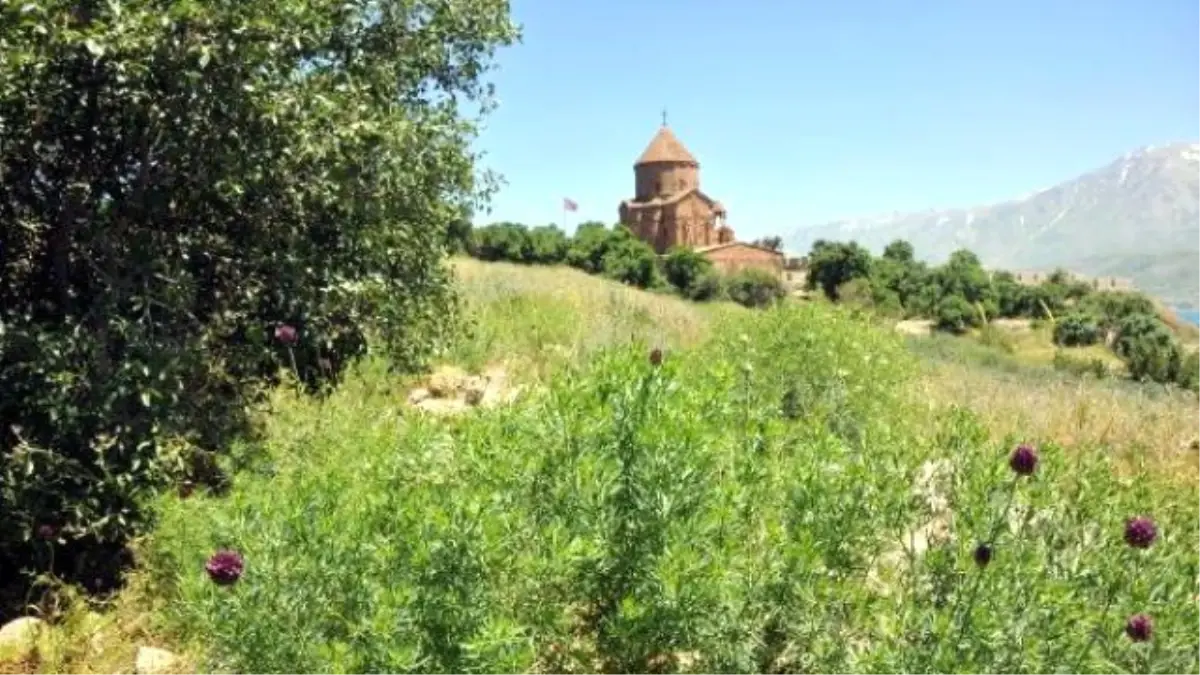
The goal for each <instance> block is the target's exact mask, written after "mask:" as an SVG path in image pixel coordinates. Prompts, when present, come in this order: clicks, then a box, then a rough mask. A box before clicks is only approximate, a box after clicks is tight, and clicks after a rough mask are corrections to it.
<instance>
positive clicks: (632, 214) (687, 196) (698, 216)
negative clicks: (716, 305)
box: [618, 123, 783, 275]
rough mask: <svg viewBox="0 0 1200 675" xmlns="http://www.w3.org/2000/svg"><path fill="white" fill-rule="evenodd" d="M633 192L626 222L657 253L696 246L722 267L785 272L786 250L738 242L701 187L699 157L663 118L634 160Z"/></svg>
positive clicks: (625, 207)
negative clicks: (674, 247) (684, 144)
mask: <svg viewBox="0 0 1200 675" xmlns="http://www.w3.org/2000/svg"><path fill="white" fill-rule="evenodd" d="M633 174H634V197H633V199H627V200H625V201H623V202H621V205H620V207H619V209H618V213H619V214H620V219H621V224H623V225H625V226H626V227H628V228H629V230H630V231H631V232H633V234H634V235H635V236H637V237H638V238H639V239H641V240H642V241H644V242H646V243H648V244H650V246H652V247H653V248H654V250H655V252H656V253H659V254H660V255H661V254H663V253H666V252H667V250H668V249H670V248H671V247H672V246H685V247H688V248H693V249H695V250H696V251H697V252H699V253H701V254H702V255H704V256H705V257H706V258H708V259H709V260H711V261H712V263H713V266H714V267H716V268H717V269H718V270H721V271H722V272H734V271H737V270H739V269H745V268H747V267H758V268H762V269H767V270H770V271H772V272H774V273H776V274H780V275H782V274H783V254H782V253H780V252H778V251H773V250H771V249H768V248H763V247H761V246H755V245H753V244H747V243H744V242H739V241H737V240H736V238H735V237H734V233H733V228H731V227H730V226H729V225H728V224H727V223H726V222H725V216H726V213H725V207H724V206H722V205H721V202H719V201H717V200H716V199H713V198H712V197H710V196H709V195H707V194H705V193H704V191H703V190H701V189H700V163H699V162H698V161H696V158H695V157H694V156H693V155H692V153H690V152H688V150H687V148H685V147H683V143H680V142H679V139H678V138H676V137H675V134H673V133H671V129H670V128H669V127H667V125H666V124H665V123H664V124H663V126H662V127H661V128H660V129H659V130H658V133H656V134H655V135H654V138H653V139H651V140H650V145H648V146H647V147H646V150H645V152H643V153H642V156H641V157H639V158H638V160H637V162H636V163H634V165H633Z"/></svg>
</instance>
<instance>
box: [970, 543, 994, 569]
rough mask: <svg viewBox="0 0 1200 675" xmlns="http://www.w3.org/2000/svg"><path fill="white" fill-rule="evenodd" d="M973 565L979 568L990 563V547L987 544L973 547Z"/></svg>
mask: <svg viewBox="0 0 1200 675" xmlns="http://www.w3.org/2000/svg"><path fill="white" fill-rule="evenodd" d="M974 557H975V564H976V565H979V567H980V568H983V567H987V566H988V563H990V562H992V547H991V546H989V545H987V544H980V545H978V546H976V547H975V554H974Z"/></svg>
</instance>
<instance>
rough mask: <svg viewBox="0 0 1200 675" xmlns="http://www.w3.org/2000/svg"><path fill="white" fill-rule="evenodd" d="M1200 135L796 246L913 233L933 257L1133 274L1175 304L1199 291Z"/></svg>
mask: <svg viewBox="0 0 1200 675" xmlns="http://www.w3.org/2000/svg"><path fill="white" fill-rule="evenodd" d="M1198 172H1200V144H1195V143H1176V144H1172V145H1168V146H1164V147H1150V148H1144V149H1141V150H1138V151H1136V152H1132V153H1129V154H1127V155H1125V156H1124V157H1121V158H1119V159H1117V160H1115V161H1114V162H1112V163H1111V164H1109V165H1108V166H1105V167H1103V168H1101V169H1098V170H1096V171H1093V172H1091V173H1088V174H1085V175H1083V176H1080V177H1078V178H1075V179H1073V180H1070V181H1067V182H1064V183H1060V184H1059V185H1056V186H1054V187H1052V188H1050V189H1048V190H1042V191H1040V192H1037V193H1035V194H1032V195H1029V196H1027V197H1024V198H1021V199H1017V200H1012V201H1008V202H1004V203H1000V204H993V205H990V206H982V207H977V208H970V209H952V210H946V211H933V210H931V211H926V212H922V213H910V214H895V215H889V216H884V217H879V218H861V219H847V220H840V221H835V222H832V223H827V224H824V225H820V226H817V227H811V228H804V229H802V230H801V231H799V232H796V233H795V234H794V235H793V236H792V237H790V238H789V241H788V243H789V244H790V245H792V246H794V247H795V248H796V250H808V248H809V247H810V246H811V244H812V242H813V241H815V240H816V239H832V240H847V239H854V240H857V241H858V242H859V243H861V244H863V245H865V246H867V247H869V248H871V249H873V250H875V251H880V250H882V248H883V247H884V246H885V245H886V244H887V243H888V242H889V241H892V240H893V239H897V238H903V239H907V240H908V241H910V242H911V243H912V244H913V246H914V247H915V248H916V250H917V252H918V254H920V255H921V256H922V257H924V258H926V259H928V260H930V261H940V260H943V259H945V257H946V256H948V255H949V254H950V252H952V251H953V250H955V249H958V248H963V247H966V248H969V249H971V250H973V251H975V252H976V253H977V254H979V256H980V258H982V259H983V261H984V262H985V263H986V264H988V265H990V266H993V267H1002V268H1006V269H1021V270H1034V269H1049V268H1053V267H1057V266H1063V267H1067V268H1069V269H1071V270H1073V271H1077V272H1081V273H1085V274H1093V275H1113V276H1126V277H1131V278H1133V280H1134V282H1135V283H1136V284H1137V285H1138V287H1139V288H1141V289H1142V290H1145V291H1147V292H1148V293H1151V294H1153V295H1156V296H1158V297H1160V298H1162V299H1164V300H1166V301H1168V302H1172V303H1192V304H1194V303H1196V302H1197V300H1198V299H1200V298H1198V296H1200V288H1198V287H1197V278H1198V277H1200V230H1198V228H1197V218H1198V217H1200V173H1198Z"/></svg>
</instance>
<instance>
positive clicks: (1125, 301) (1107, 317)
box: [1080, 291, 1157, 332]
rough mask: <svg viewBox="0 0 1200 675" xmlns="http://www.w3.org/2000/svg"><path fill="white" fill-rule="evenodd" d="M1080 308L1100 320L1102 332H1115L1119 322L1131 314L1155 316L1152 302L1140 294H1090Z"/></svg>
mask: <svg viewBox="0 0 1200 675" xmlns="http://www.w3.org/2000/svg"><path fill="white" fill-rule="evenodd" d="M1080 307H1081V308H1082V309H1084V310H1086V311H1089V312H1091V313H1093V314H1095V315H1096V316H1097V317H1099V319H1100V327H1101V328H1102V329H1103V330H1104V331H1106V332H1107V331H1110V330H1117V329H1118V327H1119V325H1120V323H1121V321H1122V320H1123V319H1124V318H1125V317H1127V316H1130V315H1132V314H1142V315H1145V316H1150V317H1153V316H1155V315H1156V314H1157V309H1156V307H1155V306H1154V301H1152V300H1151V299H1150V298H1148V297H1146V296H1145V295H1142V294H1141V293H1132V292H1127V291H1100V292H1096V293H1091V294H1090V295H1088V296H1087V297H1086V298H1085V299H1084V300H1083V301H1082V302H1081V303H1080Z"/></svg>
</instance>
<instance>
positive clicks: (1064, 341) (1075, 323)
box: [1054, 312, 1102, 347]
mask: <svg viewBox="0 0 1200 675" xmlns="http://www.w3.org/2000/svg"><path fill="white" fill-rule="evenodd" d="M1101 337H1102V336H1101V331H1100V323H1099V322H1098V321H1097V320H1096V317H1094V316H1092V315H1090V314H1085V313H1083V312H1072V313H1070V314H1067V315H1066V316H1064V317H1062V318H1061V319H1059V320H1058V322H1057V323H1056V324H1055V325H1054V344H1057V345H1061V346H1063V347H1086V346H1089V345H1094V344H1096V343H1097V342H1099V341H1100V338H1101Z"/></svg>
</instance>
